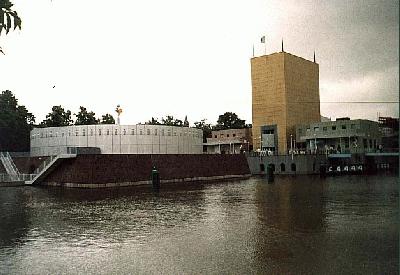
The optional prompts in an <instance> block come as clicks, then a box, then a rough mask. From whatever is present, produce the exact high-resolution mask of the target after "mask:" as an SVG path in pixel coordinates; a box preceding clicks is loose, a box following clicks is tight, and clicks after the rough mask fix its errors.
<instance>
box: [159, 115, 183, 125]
mask: <svg viewBox="0 0 400 275" xmlns="http://www.w3.org/2000/svg"><path fill="white" fill-rule="evenodd" d="M161 121H162V124H163V125H167V126H183V122H182V120H180V119H174V117H173V116H167V117H166V118H162V119H161Z"/></svg>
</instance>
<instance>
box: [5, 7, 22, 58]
mask: <svg viewBox="0 0 400 275" xmlns="http://www.w3.org/2000/svg"><path fill="white" fill-rule="evenodd" d="M12 6H13V4H12V3H11V2H10V1H9V0H0V35H1V33H2V32H3V30H4V33H5V34H8V33H9V31H10V29H12V28H14V30H15V29H16V28H19V29H21V24H22V20H21V18H20V17H19V16H18V13H17V12H16V11H14V10H13V9H12ZM0 52H1V53H3V54H4V52H3V51H2V49H1V47H0Z"/></svg>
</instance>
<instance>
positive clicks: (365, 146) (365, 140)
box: [363, 138, 368, 148]
mask: <svg viewBox="0 0 400 275" xmlns="http://www.w3.org/2000/svg"><path fill="white" fill-rule="evenodd" d="M363 144H364V148H367V147H368V142H367V139H366V138H364V139H363Z"/></svg>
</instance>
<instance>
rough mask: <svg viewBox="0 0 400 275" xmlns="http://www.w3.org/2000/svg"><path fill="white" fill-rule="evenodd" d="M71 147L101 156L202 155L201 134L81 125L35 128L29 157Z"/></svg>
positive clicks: (143, 127)
mask: <svg viewBox="0 0 400 275" xmlns="http://www.w3.org/2000/svg"><path fill="white" fill-rule="evenodd" d="M71 148H72V149H74V148H79V149H82V150H81V151H84V149H85V148H96V149H98V150H97V152H100V153H101V154H202V153H203V131H202V130H200V129H195V128H189V127H175V126H164V125H106V124H98V125H81V126H66V127H48V128H35V129H33V130H32V131H31V155H32V156H51V155H58V154H63V153H67V152H70V151H71Z"/></svg>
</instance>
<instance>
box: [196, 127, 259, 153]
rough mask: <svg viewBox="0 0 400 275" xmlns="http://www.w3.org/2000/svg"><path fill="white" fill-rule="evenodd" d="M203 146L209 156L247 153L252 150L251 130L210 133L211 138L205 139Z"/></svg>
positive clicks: (227, 130)
mask: <svg viewBox="0 0 400 275" xmlns="http://www.w3.org/2000/svg"><path fill="white" fill-rule="evenodd" d="M204 145H205V146H206V147H207V153H209V154H239V153H243V152H249V151H250V150H252V148H253V144H252V135H251V128H243V129H226V130H219V131H212V132H211V137H210V138H207V143H204Z"/></svg>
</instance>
